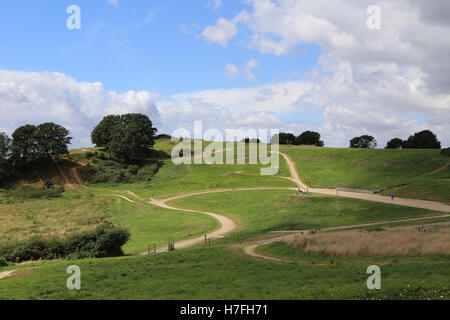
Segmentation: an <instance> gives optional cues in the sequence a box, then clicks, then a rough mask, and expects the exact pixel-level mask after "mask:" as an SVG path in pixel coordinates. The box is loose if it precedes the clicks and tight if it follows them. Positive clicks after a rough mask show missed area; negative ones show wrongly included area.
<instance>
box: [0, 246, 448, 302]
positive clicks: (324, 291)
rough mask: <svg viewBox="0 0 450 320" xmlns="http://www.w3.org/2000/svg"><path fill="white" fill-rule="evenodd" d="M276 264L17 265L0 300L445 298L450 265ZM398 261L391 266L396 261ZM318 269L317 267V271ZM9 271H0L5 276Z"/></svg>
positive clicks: (172, 259) (235, 260) (171, 260)
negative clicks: (77, 286) (72, 272)
mask: <svg viewBox="0 0 450 320" xmlns="http://www.w3.org/2000/svg"><path fill="white" fill-rule="evenodd" d="M305 260H306V262H307V263H305V264H276V263H272V262H265V261H259V260H255V259H252V258H247V257H245V256H241V255H239V254H236V253H234V252H232V251H230V249H228V248H225V247H221V246H219V247H213V248H201V249H185V250H180V251H176V252H172V253H162V254H158V255H153V256H143V257H129V258H122V259H86V260H80V261H52V262H45V263H43V264H39V265H37V266H36V267H33V266H30V265H24V266H21V267H20V269H19V270H18V271H17V273H16V274H15V275H14V276H12V277H11V278H9V280H7V281H5V280H3V281H0V299H105V298H108V299H373V298H385V299H427V298H430V299H445V298H448V297H449V292H448V288H449V282H448V267H449V263H448V259H446V258H444V257H440V256H426V257H419V258H418V257H401V258H397V259H392V258H387V259H377V260H374V259H373V258H354V259H353V260H351V261H350V263H348V262H347V261H345V260H339V261H338V260H336V259H333V260H334V262H333V263H331V262H330V260H331V259H329V258H328V259H327V258H321V257H316V256H311V255H310V256H307V257H305ZM394 260H395V262H394ZM374 262H376V263H380V264H383V267H382V268H383V282H382V288H383V289H382V290H381V291H378V290H376V291H368V290H367V287H366V279H367V274H366V269H367V266H368V265H370V264H373V263H374ZM320 263H321V264H320ZM72 264H76V265H78V266H79V267H80V268H81V270H82V277H83V278H82V279H83V280H82V290H79V291H76V290H75V291H69V290H67V288H66V286H65V284H66V280H67V274H66V272H65V271H66V268H67V267H68V266H69V265H72ZM3 270H6V269H4V268H3V269H0V271H3Z"/></svg>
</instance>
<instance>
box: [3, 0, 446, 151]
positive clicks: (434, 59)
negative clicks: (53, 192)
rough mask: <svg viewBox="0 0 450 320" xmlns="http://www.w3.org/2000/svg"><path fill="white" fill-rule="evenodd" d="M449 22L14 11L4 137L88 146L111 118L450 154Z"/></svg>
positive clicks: (210, 8)
mask: <svg viewBox="0 0 450 320" xmlns="http://www.w3.org/2000/svg"><path fill="white" fill-rule="evenodd" d="M374 4H375V5H376V6H377V8H378V9H379V12H380V15H379V16H378V17H377V18H376V19H379V28H375V29H374V28H370V27H369V24H368V21H369V19H372V18H371V16H370V14H368V12H367V9H368V7H369V6H371V5H374ZM70 5H77V6H79V7H80V9H81V29H80V30H69V29H67V27H66V20H67V18H68V17H69V14H67V13H66V9H67V8H68V7H69V6H70ZM447 13H450V3H448V4H447V3H446V2H439V3H438V2H433V4H430V2H429V1H426V0H417V1H415V2H411V1H408V0H376V1H371V0H361V1H347V0H335V1H333V2H330V1H329V0H315V1H292V0H190V1H181V0H177V1H174V0H168V1H162V0H152V1H148V0H95V1H92V0H70V1H65V0H58V1H55V0H39V1H29V0H3V1H1V2H0V38H1V39H2V41H0V113H1V117H0V131H4V132H6V133H8V134H11V133H12V132H13V131H14V129H15V128H17V127H18V126H20V125H23V124H26V123H41V122H44V121H54V122H57V123H60V124H62V125H64V126H66V127H68V128H69V129H70V131H71V132H72V135H73V136H74V137H75V139H74V146H76V147H80V146H89V145H90V139H89V136H90V131H91V130H92V128H93V127H94V126H95V124H96V123H98V121H100V120H101V118H102V117H103V116H105V115H107V114H110V113H126V112H142V113H146V114H148V115H149V116H150V118H151V119H152V121H153V122H154V123H155V125H157V126H158V128H159V129H160V132H165V133H171V132H173V131H174V130H176V129H179V128H186V129H187V130H191V129H192V127H193V123H194V121H198V120H202V121H203V122H204V127H205V128H218V129H220V130H225V129H228V128H229V129H234V128H244V129H249V128H252V129H258V128H275V129H279V130H281V131H289V132H293V133H295V134H299V133H301V132H303V131H305V130H315V131H318V132H320V133H321V134H322V138H323V140H324V141H325V144H326V145H327V146H333V147H346V146H348V141H349V140H350V139H351V138H352V137H354V136H357V135H362V134H371V135H374V136H375V137H376V138H377V140H378V142H379V146H380V147H383V146H384V145H385V143H386V142H387V141H388V140H389V139H391V138H394V137H400V138H403V139H406V138H407V137H408V136H409V135H411V134H413V133H414V132H417V131H419V130H423V129H431V130H433V131H434V132H436V133H437V134H438V138H439V139H440V140H441V141H443V144H444V145H448V144H449V143H450V125H449V123H450V85H449V83H450V62H449V61H448V57H449V56H450V44H449V42H448V40H446V39H447V35H448V33H449V32H450V22H449V20H448V15H447Z"/></svg>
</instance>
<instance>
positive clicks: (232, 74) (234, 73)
mask: <svg viewBox="0 0 450 320" xmlns="http://www.w3.org/2000/svg"><path fill="white" fill-rule="evenodd" d="M256 68H259V62H258V61H256V59H255V58H252V59H250V60H248V61H247V62H246V63H245V66H244V67H243V71H241V69H240V68H238V67H237V66H236V65H234V64H227V65H226V66H225V74H226V76H227V77H228V78H230V79H231V80H234V79H236V78H239V77H240V76H242V74H243V73H244V75H245V79H246V80H248V81H252V82H254V81H257V80H258V79H257V78H256V77H255V75H254V74H253V73H252V71H253V69H256Z"/></svg>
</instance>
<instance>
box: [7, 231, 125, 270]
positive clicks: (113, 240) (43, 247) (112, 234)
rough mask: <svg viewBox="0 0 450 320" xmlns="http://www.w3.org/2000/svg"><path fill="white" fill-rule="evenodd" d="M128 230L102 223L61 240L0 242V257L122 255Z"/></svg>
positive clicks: (77, 257) (18, 260) (12, 259)
mask: <svg viewBox="0 0 450 320" xmlns="http://www.w3.org/2000/svg"><path fill="white" fill-rule="evenodd" d="M129 238H130V233H129V231H128V230H125V229H122V228H117V227H114V226H113V225H111V224H103V225H101V226H99V227H97V228H96V229H95V230H92V231H86V232H82V233H77V234H73V235H71V236H69V237H67V238H65V239H61V238H53V239H51V240H44V239H43V238H41V237H33V238H30V239H28V240H27V241H23V242H9V243H4V244H0V260H1V259H3V260H5V261H10V262H22V261H29V260H39V259H54V258H59V257H61V258H70V259H82V258H99V257H115V256H121V255H123V251H122V246H123V245H124V244H125V243H126V242H127V241H128V240H129Z"/></svg>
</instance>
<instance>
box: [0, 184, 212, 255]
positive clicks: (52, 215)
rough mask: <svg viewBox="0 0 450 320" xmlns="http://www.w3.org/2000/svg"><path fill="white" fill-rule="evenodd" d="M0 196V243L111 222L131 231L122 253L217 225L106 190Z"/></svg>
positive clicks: (86, 228)
mask: <svg viewBox="0 0 450 320" xmlns="http://www.w3.org/2000/svg"><path fill="white" fill-rule="evenodd" d="M109 194H112V193H109ZM0 200H2V201H3V204H2V205H1V206H0V233H1V234H2V239H1V240H0V241H8V240H24V239H27V238H30V237H32V236H36V235H39V236H43V237H49V236H65V235H67V234H71V233H76V232H79V231H83V230H91V229H94V228H95V227H96V226H98V225H100V224H101V223H102V222H103V221H111V222H113V223H114V224H117V225H121V226H123V227H125V228H127V229H129V231H130V232H131V239H130V240H129V242H128V243H127V244H126V245H125V246H124V251H125V253H137V252H142V251H145V250H147V247H148V245H149V244H150V243H156V244H157V246H158V247H160V246H164V245H166V244H167V242H168V240H171V239H173V240H175V241H179V240H182V239H186V238H191V237H194V236H196V235H200V234H203V233H205V232H209V231H211V230H213V229H215V228H217V227H218V222H217V221H216V220H215V219H213V218H211V217H208V216H205V215H202V214H200V213H187V212H180V211H176V210H167V209H163V208H159V207H155V206H153V205H150V204H147V203H143V202H137V203H130V202H127V201H125V200H122V199H119V198H113V197H111V196H109V195H108V193H106V192H105V193H104V194H103V195H102V194H100V193H96V194H94V193H91V192H77V191H66V192H65V193H64V194H63V196H62V198H59V199H52V200H39V199H38V200H28V201H18V200H14V199H8V198H5V197H4V193H1V192H0Z"/></svg>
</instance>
